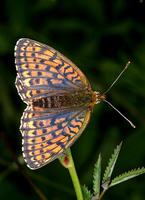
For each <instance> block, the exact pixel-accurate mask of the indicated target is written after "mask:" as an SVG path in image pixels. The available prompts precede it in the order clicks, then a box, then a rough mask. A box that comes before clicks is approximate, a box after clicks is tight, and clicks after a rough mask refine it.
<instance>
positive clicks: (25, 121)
mask: <svg viewBox="0 0 145 200" xmlns="http://www.w3.org/2000/svg"><path fill="white" fill-rule="evenodd" d="M15 64H16V70H17V77H16V83H15V84H16V88H17V90H18V93H19V95H20V97H21V99H22V100H23V101H24V102H25V103H26V104H27V107H26V109H25V111H24V113H23V115H22V118H21V126H20V131H21V133H22V137H23V140H22V145H23V147H22V151H23V157H24V160H25V161H26V163H27V165H28V167H29V168H31V169H38V168H40V167H42V166H44V165H46V164H47V163H49V162H51V161H53V160H54V159H56V158H58V157H59V156H60V155H61V154H62V153H64V152H65V150H66V149H67V148H69V147H70V146H71V145H72V144H73V143H74V142H75V141H76V140H77V138H78V137H79V136H80V135H81V133H82V132H83V130H84V129H85V127H86V125H87V124H88V122H89V119H90V115H91V111H92V109H93V107H94V105H95V104H96V103H99V102H100V101H101V100H103V99H104V98H105V96H104V95H100V93H98V92H94V91H93V90H92V88H91V86H90V83H89V81H88V80H87V78H86V77H85V75H84V74H83V73H82V72H81V70H80V69H79V68H78V67H77V66H76V65H75V64H74V63H72V62H71V61H70V60H69V59H68V58H66V57H65V56H63V55H62V54H61V53H59V52H58V51H56V50H55V49H53V48H52V47H50V46H47V45H45V44H42V43H40V42H37V41H34V40H31V39H28V38H22V39H20V40H18V42H17V43H16V46H15Z"/></svg>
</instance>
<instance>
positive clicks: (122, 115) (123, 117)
mask: <svg viewBox="0 0 145 200" xmlns="http://www.w3.org/2000/svg"><path fill="white" fill-rule="evenodd" d="M103 101H104V102H106V103H107V104H109V105H110V106H111V107H112V108H113V109H114V110H116V111H117V112H118V113H119V114H120V115H121V116H122V117H123V118H124V119H125V120H126V121H127V122H128V123H129V124H130V125H131V126H132V127H133V128H136V126H135V125H134V124H133V123H132V122H131V121H130V120H129V119H128V118H127V117H125V116H124V115H123V114H122V113H121V112H120V111H119V110H118V109H117V108H115V107H114V106H113V105H112V104H111V103H110V102H109V101H107V100H106V99H103Z"/></svg>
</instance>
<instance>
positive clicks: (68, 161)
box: [60, 149, 83, 200]
mask: <svg viewBox="0 0 145 200" xmlns="http://www.w3.org/2000/svg"><path fill="white" fill-rule="evenodd" d="M60 162H61V164H62V165H63V166H64V167H65V168H67V169H68V171H69V173H70V176H71V179H72V182H73V186H74V189H75V192H76V196H77V200H83V195H82V190H81V186H80V182H79V179H78V175H77V172H76V169H75V165H74V161H73V157H72V154H71V150H70V149H68V150H67V151H66V153H65V155H64V156H63V157H61V158H60Z"/></svg>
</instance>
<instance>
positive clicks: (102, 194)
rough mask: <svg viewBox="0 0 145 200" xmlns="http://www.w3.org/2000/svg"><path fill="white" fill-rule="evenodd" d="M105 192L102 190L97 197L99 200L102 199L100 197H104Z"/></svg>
mask: <svg viewBox="0 0 145 200" xmlns="http://www.w3.org/2000/svg"><path fill="white" fill-rule="evenodd" d="M105 192H106V190H103V191H102V192H101V194H100V196H99V200H101V199H102V197H103V196H104V194H105Z"/></svg>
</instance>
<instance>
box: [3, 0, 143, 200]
mask: <svg viewBox="0 0 145 200" xmlns="http://www.w3.org/2000/svg"><path fill="white" fill-rule="evenodd" d="M142 1H143V0H142ZM142 1H140V0H134V1H132V0H128V1H127V0H117V1H115V0H114V1H113V0H112V1H111V0H107V1H105V0H98V1H97V0H80V1H78V0H68V1H61V0H37V1H28V0H25V1H24V0H21V1H20V0H13V1H11V0H5V1H3V2H2V1H1V7H0V113H1V115H0V199H1V200H3V199H4V200H7V199H10V198H13V199H15V200H17V199H21V200H26V199H31V200H33V199H34V200H35V199H40V197H39V195H38V193H42V194H44V195H45V196H46V197H47V199H48V200H66V199H68V198H69V199H76V197H75V196H74V190H73V186H72V183H71V180H70V177H69V174H68V171H67V170H66V169H64V168H63V167H62V166H61V165H60V163H59V161H58V160H56V161H54V162H52V163H50V164H49V165H47V166H45V167H43V168H42V169H39V170H37V171H31V170H29V169H28V168H27V167H26V166H25V164H23V160H22V159H21V134H20V132H19V125H20V117H21V115H22V112H23V110H24V108H25V107H26V105H25V104H24V103H23V102H22V101H21V99H20V97H19V96H18V94H17V91H16V88H15V77H16V70H15V65H14V57H13V52H14V46H15V43H16V41H17V40H18V39H19V38H22V37H28V38H31V39H35V40H37V41H40V42H43V43H46V44H48V45H50V46H52V47H54V48H55V49H57V50H59V51H60V52H62V53H63V54H64V55H66V56H67V57H68V58H70V59H71V60H72V61H73V62H74V63H75V64H76V65H77V66H79V68H80V69H81V70H82V71H83V72H84V73H85V74H86V75H87V77H88V79H89V80H90V82H91V84H92V87H93V89H94V90H97V91H98V90H99V91H102V92H103V91H104V90H106V89H107V87H108V86H109V85H110V84H111V83H112V82H113V80H114V79H115V77H116V76H117V75H118V74H119V72H120V71H121V70H122V69H123V67H124V66H125V64H126V62H127V61H128V60H130V61H131V62H132V63H131V65H130V67H129V69H128V70H127V71H126V72H125V74H124V75H123V77H122V78H121V79H120V80H119V81H118V83H117V84H116V86H114V87H113V88H112V90H111V91H110V92H109V93H108V100H110V102H112V103H113V105H115V106H116V107H117V108H118V109H119V110H120V111H121V112H123V113H124V114H125V115H126V116H127V117H129V119H131V120H132V121H133V122H134V123H135V124H136V126H137V128H136V129H133V128H132V127H130V125H129V124H128V123H127V122H126V121H125V120H124V119H123V118H121V116H119V115H118V113H117V112H115V111H114V110H113V109H112V108H110V107H109V106H108V105H107V104H105V103H101V104H99V105H97V106H96V107H95V109H94V112H93V113H92V118H91V121H90V123H89V125H88V127H87V128H86V130H85V131H84V132H83V134H82V136H81V137H80V139H79V140H78V141H77V142H76V143H75V144H74V145H73V147H72V153H73V156H74V160H75V163H76V168H77V171H78V175H79V178H80V181H81V184H82V185H83V184H86V185H88V186H89V188H91V187H92V170H93V166H94V163H95V161H96V160H97V157H98V154H99V152H102V157H103V161H102V167H103V169H104V168H105V166H106V164H107V161H108V158H109V156H110V154H111V153H112V151H113V149H114V147H115V146H116V145H117V144H118V143H120V141H121V140H123V141H124V143H123V148H122V151H121V154H120V156H119V159H118V162H117V165H116V168H115V171H114V174H113V176H115V175H117V174H120V173H122V172H124V171H126V170H129V169H131V168H136V167H138V166H143V165H145V116H144V115H145V105H144V104H145V92H144V91H145V2H142ZM18 159H19V162H21V163H22V165H20V166H19V167H18V161H17V160H18ZM16 163H17V164H16ZM116 198H117V199H127V200H143V199H145V175H143V176H140V177H137V178H136V179H133V180H130V181H128V182H125V183H124V184H120V185H118V186H116V187H114V188H112V189H110V191H108V192H107V193H106V196H105V198H104V199H110V200H113V199H114V200H115V199H116ZM41 199H42V198H41Z"/></svg>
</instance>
